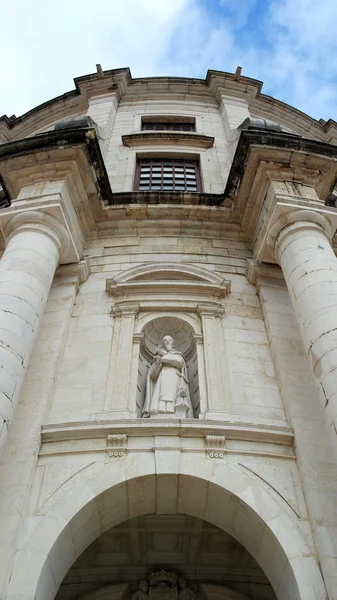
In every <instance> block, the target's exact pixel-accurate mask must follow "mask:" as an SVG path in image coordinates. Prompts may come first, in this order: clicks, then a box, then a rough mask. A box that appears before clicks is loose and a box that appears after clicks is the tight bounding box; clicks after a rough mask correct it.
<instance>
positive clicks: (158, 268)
mask: <svg viewBox="0 0 337 600" xmlns="http://www.w3.org/2000/svg"><path fill="white" fill-rule="evenodd" d="M106 289H107V292H108V293H109V294H110V296H114V297H116V298H118V297H119V296H123V297H125V295H127V294H132V295H133V297H134V296H135V294H139V296H142V297H146V298H151V297H152V296H156V297H158V294H160V295H163V294H168V293H171V294H172V292H174V297H177V296H180V297H181V295H182V294H183V295H184V294H185V295H187V296H188V297H191V295H193V296H200V297H203V296H207V297H208V298H210V297H215V298H223V297H225V296H226V295H227V294H229V292H230V281H227V280H226V279H224V277H222V276H221V275H218V274H216V273H212V272H211V271H209V270H207V269H202V268H200V267H196V266H194V265H185V264H181V263H174V262H172V263H160V264H158V263H147V264H146V265H141V266H137V267H132V268H131V269H128V270H127V271H124V272H122V273H120V274H119V275H117V276H116V277H114V278H111V279H107V282H106Z"/></svg>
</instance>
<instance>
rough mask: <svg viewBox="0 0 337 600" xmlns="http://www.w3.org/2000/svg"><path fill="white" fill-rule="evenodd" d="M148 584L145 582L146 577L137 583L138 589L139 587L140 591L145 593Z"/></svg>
mask: <svg viewBox="0 0 337 600" xmlns="http://www.w3.org/2000/svg"><path fill="white" fill-rule="evenodd" d="M148 586H149V585H148V583H147V581H146V579H143V581H141V582H140V584H139V589H140V590H141V591H142V592H144V593H146V592H147V588H148Z"/></svg>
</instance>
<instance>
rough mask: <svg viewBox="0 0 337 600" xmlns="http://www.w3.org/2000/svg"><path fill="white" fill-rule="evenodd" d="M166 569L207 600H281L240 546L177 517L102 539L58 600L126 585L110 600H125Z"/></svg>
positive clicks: (148, 519)
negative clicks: (153, 573) (210, 599)
mask: <svg viewBox="0 0 337 600" xmlns="http://www.w3.org/2000/svg"><path fill="white" fill-rule="evenodd" d="M163 568H164V569H166V570H170V571H174V572H176V573H177V574H179V575H182V576H183V577H185V578H186V579H187V581H188V585H189V587H190V588H191V589H192V590H193V591H194V592H195V593H196V597H197V598H203V599H204V600H206V598H212V600H213V598H214V599H219V600H220V599H221V598H223V599H227V598H233V600H234V599H236V598H240V599H246V598H247V600H248V599H251V600H275V599H276V596H275V594H274V592H273V590H272V587H271V585H270V583H269V581H268V579H267V577H266V576H265V574H264V573H263V571H262V569H261V568H260V567H259V565H258V564H257V562H256V561H255V560H254V558H253V557H252V556H251V555H250V554H249V552H247V550H245V548H244V547H243V546H242V545H241V544H239V542H237V540H235V539H234V538H233V537H232V536H231V535H229V534H228V533H226V532H225V531H223V530H222V529H220V528H218V527H215V526H214V525H211V524H210V523H207V522H206V521H204V520H202V519H198V518H196V517H192V516H188V515H183V514H176V515H144V516H141V517H137V518H134V519H130V520H129V521H126V522H124V523H121V524H120V525H117V526H115V527H112V528H111V529H109V530H108V531H106V532H105V533H104V534H102V535H100V536H99V537H98V538H97V539H96V540H95V541H94V542H92V543H91V544H90V545H89V546H88V547H87V548H86V550H85V551H84V552H83V553H82V554H81V556H80V557H79V558H78V559H77V560H76V562H75V563H74V564H73V566H72V567H71V568H70V570H69V571H68V573H67V575H66V577H65V578H64V580H63V582H62V584H61V587H60V589H59V591H58V594H57V596H56V600H82V598H83V599H84V598H85V600H94V599H95V598H96V596H97V592H98V590H102V592H103V590H104V588H106V586H112V585H116V584H127V586H126V587H125V585H123V586H122V587H121V588H120V591H119V588H118V587H115V588H114V589H115V592H114V594H112V588H109V589H111V598H113V597H114V598H115V595H116V593H117V595H118V596H119V597H120V598H122V597H123V599H124V598H125V600H126V599H127V598H128V597H131V594H132V593H133V592H134V591H136V590H137V589H138V584H139V582H140V581H141V580H142V579H146V577H147V575H148V574H149V573H150V572H151V571H154V570H159V569H163ZM214 586H215V587H214ZM226 590H227V591H226ZM107 592H108V590H107ZM107 597H109V598H110V592H109V593H108V594H107ZM104 598H105V596H104ZM116 600H117V597H116Z"/></svg>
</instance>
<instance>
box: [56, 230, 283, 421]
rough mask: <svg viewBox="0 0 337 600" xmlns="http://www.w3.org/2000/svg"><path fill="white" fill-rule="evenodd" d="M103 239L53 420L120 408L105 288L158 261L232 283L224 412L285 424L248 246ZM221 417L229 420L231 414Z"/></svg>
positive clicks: (78, 313) (71, 338) (93, 254)
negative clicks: (112, 383) (114, 393)
mask: <svg viewBox="0 0 337 600" xmlns="http://www.w3.org/2000/svg"><path fill="white" fill-rule="evenodd" d="M99 243H100V244H102V245H100V246H96V245H95V246H94V245H93V246H92V247H90V248H88V249H87V250H86V252H85V254H86V255H87V256H88V257H89V258H90V266H91V271H92V274H91V275H90V277H89V279H88V280H87V281H86V282H85V283H84V284H82V285H81V287H80V291H79V294H78V295H77V298H76V303H75V306H74V310H73V314H72V318H71V323H70V331H69V335H68V338H67V340H66V344H65V350H64V354H63V358H62V362H61V365H60V369H59V372H58V377H57V386H56V390H55V394H54V397H53V400H52V403H51V406H50V412H49V415H48V422H49V423H59V422H67V421H78V420H90V419H95V418H97V415H98V414H100V416H102V413H104V410H105V409H104V406H105V404H106V403H108V405H109V406H111V402H112V406H113V400H111V399H109V398H106V386H107V380H108V375H109V362H110V357H111V356H112V354H113V352H114V344H115V343H117V342H115V340H114V335H113V332H114V326H115V322H114V318H113V316H111V314H110V313H111V310H112V307H113V299H112V298H110V297H109V296H108V294H107V292H106V291H105V288H106V280H107V279H109V277H113V276H115V275H116V274H118V273H119V272H121V271H127V269H130V268H131V267H135V266H137V265H142V264H146V263H149V264H151V263H153V262H154V261H155V262H156V263H159V262H168V261H169V262H174V263H177V262H178V263H179V262H181V263H182V264H186V263H189V264H194V265H196V266H199V267H201V268H203V269H206V270H210V271H212V272H215V273H218V274H221V275H223V276H224V277H226V279H228V280H229V281H230V282H231V293H230V294H229V295H228V297H226V298H225V299H224V301H223V306H224V309H225V315H224V317H223V318H222V319H221V323H222V336H223V341H224V350H225V354H224V356H221V357H220V364H221V368H222V370H223V373H224V379H225V382H224V386H225V391H224V394H223V398H222V406H221V404H220V405H219V410H220V411H225V412H226V413H228V412H229V413H230V419H232V420H237V421H244V422H253V423H255V422H258V423H261V424H268V423H269V424H274V425H276V424H280V425H282V424H285V423H286V421H285V414H284V410H283V406H282V401H281V397H280V393H279V388H278V382H277V379H276V377H275V372H274V366H273V361H272V358H271V354H270V349H269V345H268V340H267V336H266V330H265V325H264V321H263V317H262V312H261V308H260V301H259V298H258V296H257V294H256V288H255V287H254V286H252V285H250V284H249V283H248V282H247V280H246V277H245V275H244V271H245V265H246V259H245V257H246V256H247V253H248V254H249V249H248V247H247V245H246V244H245V243H243V242H234V241H231V240H228V241H226V240H216V239H215V240H209V239H206V238H203V239H196V238H178V237H166V238H163V237H162V238H154V237H152V238H146V237H144V238H143V237H138V236H134V237H133V238H128V239H123V240H121V239H118V238H117V239H112V238H111V239H109V240H102V241H101V242H99ZM121 243H123V244H126V243H128V245H124V246H120V244H121ZM118 343H119V344H122V343H123V340H122V339H120V340H119V341H118ZM215 348H216V342H215V341H214V349H215ZM117 351H118V349H117ZM226 390H227V391H226ZM131 403H132V399H131ZM79 415H80V416H79ZM220 418H221V416H220ZM222 418H228V414H227V415H226V416H225V414H223V415H222Z"/></svg>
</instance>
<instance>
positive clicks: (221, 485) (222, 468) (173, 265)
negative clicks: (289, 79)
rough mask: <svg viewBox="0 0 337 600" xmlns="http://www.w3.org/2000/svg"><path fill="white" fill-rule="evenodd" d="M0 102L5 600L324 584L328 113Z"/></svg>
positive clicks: (124, 80)
mask: <svg viewBox="0 0 337 600" xmlns="http://www.w3.org/2000/svg"><path fill="white" fill-rule="evenodd" d="M75 82H76V86H75V89H74V90H73V91H72V92H69V93H68V94H65V95H64V96H62V97H59V98H55V99H54V100H51V101H50V102H48V103H45V104H44V105H42V106H40V107H37V108H35V109H33V110H31V111H30V112H29V113H27V114H26V115H23V116H22V117H20V118H16V117H11V118H10V119H8V118H7V117H2V118H0V230H1V236H0V238H1V239H0V251H1V254H2V256H1V261H0V455H1V462H0V531H1V536H0V564H1V569H0V598H1V600H18V599H20V600H75V599H76V600H337V580H336V573H337V543H336V531H337V517H336V510H335V504H336V502H335V498H336V494H337V487H336V477H335V472H336V464H337V391H336V390H337V375H336V374H337V259H336V229H337V208H336V206H337V201H336V198H337V192H336V189H337V187H336V182H337V150H336V147H337V127H336V123H335V122H334V121H329V122H327V123H323V122H321V121H319V122H316V121H314V120H313V119H311V118H310V117H309V116H306V115H304V114H303V113H300V112H298V111H297V110H296V109H294V108H292V107H290V106H287V105H285V104H282V103H281V102H279V101H277V100H274V99H272V100H271V99H270V97H266V96H264V94H263V93H262V92H261V83H260V82H258V81H255V80H253V79H250V78H246V77H243V76H242V75H241V71H240V69H238V70H237V71H236V73H235V74H231V73H221V72H218V71H209V72H208V74H207V77H206V79H205V80H195V79H193V80H191V79H188V78H143V79H133V78H132V76H131V73H130V71H129V70H128V69H115V70H113V71H105V72H103V70H102V69H101V68H99V69H98V72H97V73H94V74H91V75H88V76H84V77H80V78H79V79H77V80H76V81H75Z"/></svg>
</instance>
